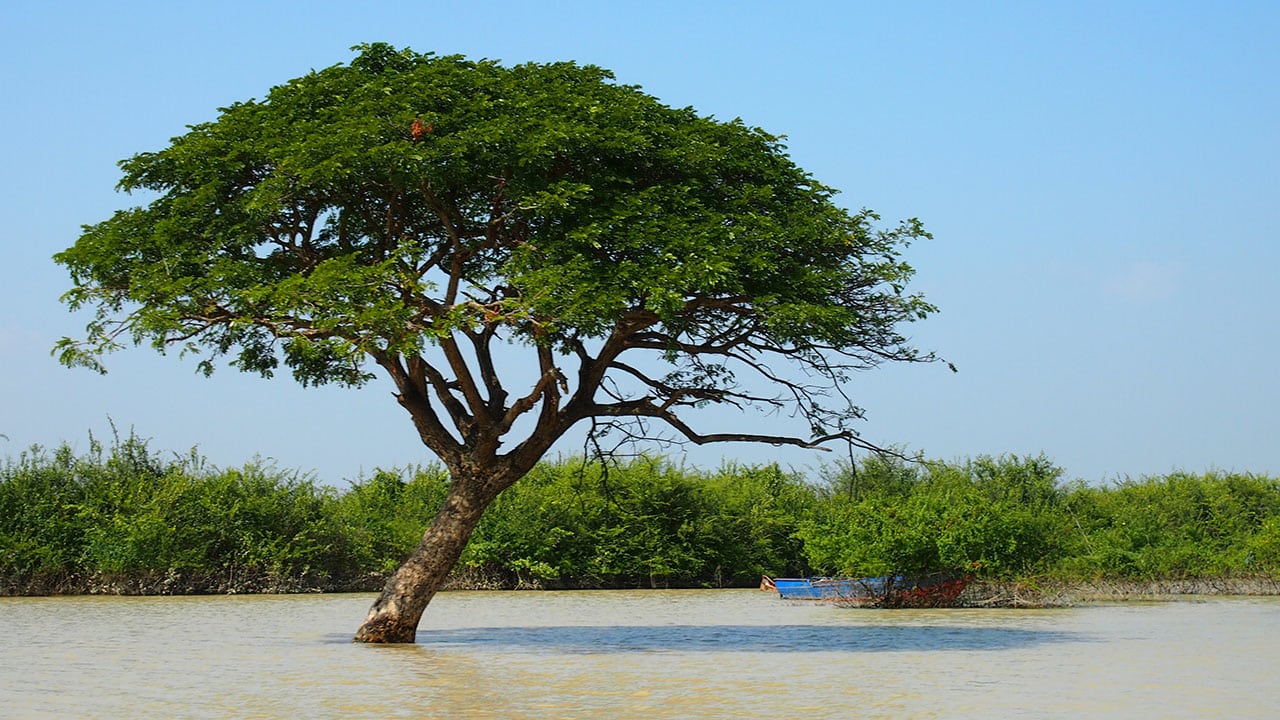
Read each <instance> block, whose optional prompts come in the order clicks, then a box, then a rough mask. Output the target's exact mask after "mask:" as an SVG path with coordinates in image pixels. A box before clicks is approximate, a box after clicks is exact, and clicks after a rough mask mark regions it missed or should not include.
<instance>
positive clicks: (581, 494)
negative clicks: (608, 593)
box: [463, 459, 812, 585]
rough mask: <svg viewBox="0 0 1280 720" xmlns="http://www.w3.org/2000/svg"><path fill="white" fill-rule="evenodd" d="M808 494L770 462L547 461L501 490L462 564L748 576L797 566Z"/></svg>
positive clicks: (692, 578) (540, 570)
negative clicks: (695, 466) (703, 465)
mask: <svg viewBox="0 0 1280 720" xmlns="http://www.w3.org/2000/svg"><path fill="white" fill-rule="evenodd" d="M811 502H812V495H811V493H810V492H809V491H808V488H807V487H806V486H805V485H804V483H803V481H802V480H801V479H800V478H798V477H796V476H793V475H787V474H785V473H783V472H782V471H781V470H779V469H778V468H777V467H776V466H763V467H752V468H740V467H733V468H725V469H722V470H721V471H719V472H717V473H712V474H707V473H701V472H697V471H690V470H687V469H684V468H679V467H676V466H672V465H670V464H668V463H666V462H663V461H657V460H652V459H638V460H634V461H632V462H629V463H625V464H621V465H618V466H615V467H609V468H608V470H607V472H606V471H605V468H604V467H602V466H600V465H598V464H588V465H583V464H582V462H581V461H580V460H576V461H575V460H571V461H561V462H558V463H543V464H541V465H539V466H538V467H537V468H536V469H535V470H534V471H533V472H532V473H530V474H529V476H527V477H526V478H525V479H524V480H523V481H521V482H520V483H518V484H517V485H515V486H513V487H512V488H510V489H508V490H507V491H506V492H505V493H503V495H502V496H500V497H499V498H498V500H497V501H496V502H495V503H494V505H493V506H492V507H491V508H490V511H489V513H487V514H486V516H485V519H484V520H483V521H482V522H481V525H480V527H479V528H477V530H476V534H475V536H473V538H472V541H471V544H470V545H469V546H468V548H467V553H466V554H465V555H464V557H463V562H464V563H467V564H470V565H472V566H475V567H490V568H498V569H501V570H505V571H508V572H513V573H516V574H517V575H520V576H524V577H528V578H530V579H537V580H540V581H548V580H550V581H555V582H559V583H561V584H564V583H568V584H584V583H585V584H599V585H616V584H636V585H653V584H669V583H676V584H682V585H688V584H712V585H725V584H742V583H749V582H753V581H755V580H758V579H759V576H760V575H761V574H762V573H764V572H766V571H768V572H776V571H777V570H776V569H777V568H784V569H800V568H801V566H802V561H801V560H800V556H799V550H800V546H799V542H798V541H797V540H796V538H795V537H794V533H795V530H796V529H797V527H798V523H799V518H800V517H801V515H800V513H802V512H804V510H805V509H806V508H807V507H808V506H809V505H810V504H811ZM553 584H554V583H553Z"/></svg>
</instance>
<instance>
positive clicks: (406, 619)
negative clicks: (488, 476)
mask: <svg viewBox="0 0 1280 720" xmlns="http://www.w3.org/2000/svg"><path fill="white" fill-rule="evenodd" d="M485 487H486V484H485V483H483V482H481V481H479V480H477V479H474V478H472V479H463V478H458V477H456V476H455V477H454V478H453V481H452V485H451V486H450V488H449V493H448V494H447V495H446V496H445V499H444V503H443V504H442V505H441V506H440V511H439V512H438V513H436V517H435V519H434V520H432V521H431V526H430V527H428V528H427V531H426V532H425V533H424V534H423V536H422V542H420V543H418V547H417V549H416V550H414V551H413V554H412V555H410V556H409V558H408V559H407V560H405V561H404V563H403V564H401V565H400V567H399V568H397V569H396V571H395V573H394V574H393V575H392V576H391V577H390V578H389V579H388V580H387V584H386V585H384V586H383V588H382V594H381V595H379V596H378V599H377V600H376V601H374V603H373V607H372V608H370V609H369V615H368V617H366V618H365V621H364V624H363V625H361V626H360V629H359V630H358V631H357V632H356V636H355V638H354V641H355V642H368V643H411V642H413V641H414V640H415V638H416V636H417V634H418V621H419V620H421V619H422V613H423V611H424V610H426V609H427V603H430V602H431V598H433V597H434V596H435V594H436V591H438V590H439V589H440V587H441V586H442V585H444V581H445V579H446V578H447V577H448V576H449V572H450V571H451V570H453V566H454V565H455V564H456V563H457V562H458V558H459V557H461V556H462V551H463V550H464V549H465V548H466V547H467V541H468V540H469V539H470V538H471V533H472V531H473V530H475V527H476V524H477V523H478V522H480V516H481V515H483V514H484V510H485V508H486V507H488V505H489V503H490V502H492V501H493V498H494V497H496V495H497V493H494V492H491V491H487V490H486V489H485Z"/></svg>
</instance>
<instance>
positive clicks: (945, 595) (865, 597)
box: [760, 573, 968, 608]
mask: <svg viewBox="0 0 1280 720" xmlns="http://www.w3.org/2000/svg"><path fill="white" fill-rule="evenodd" d="M967 585H968V578H967V577H963V576H955V575H949V574H947V573H930V574H927V575H919V576H914V577H906V576H902V575H884V576H880V577H865V578H847V577H805V578H773V577H769V576H768V575H765V576H764V577H762V578H761V580H760V589H761V590H765V591H772V592H777V593H778V596H779V597H781V598H782V599H784V600H817V601H823V602H830V603H833V604H836V605H845V606H851V607H913V608H933V607H952V606H954V605H955V604H956V602H957V600H958V598H959V597H960V593H962V592H964V589H965V587H966V586H967Z"/></svg>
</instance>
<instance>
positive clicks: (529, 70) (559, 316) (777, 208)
mask: <svg viewBox="0 0 1280 720" xmlns="http://www.w3.org/2000/svg"><path fill="white" fill-rule="evenodd" d="M356 50H358V55H357V56H356V57H355V58H354V59H353V60H352V61H351V62H350V63H349V64H346V65H335V66H332V67H328V68H325V69H323V70H319V71H314V72H311V73H310V74H308V75H306V76H304V77H299V78H295V79H293V80H290V81H288V82H286V83H284V84H281V85H278V86H276V87H273V88H271V89H270V90H269V92H267V93H266V96H265V98H264V99H262V100H248V101H245V102H237V103H233V104H231V105H229V106H227V107H225V108H222V109H221V110H220V113H219V115H218V117H217V118H216V119H215V120H213V121H211V122H205V123H201V124H198V125H195V126H192V127H191V128H190V129H189V131H188V132H186V133H185V134H183V135H181V136H179V137H176V138H173V139H172V140H171V142H170V144H169V145H168V146H167V147H164V148H162V149H160V150H157V151H153V152H143V153H139V154H137V155H134V156H133V157H131V158H129V159H127V160H125V161H123V162H122V163H121V168H122V170H123V178H122V179H121V181H120V187H121V188H122V189H123V190H126V191H146V192H147V193H148V195H149V196H150V197H153V198H154V199H152V200H151V202H150V203H149V204H147V205H146V206H144V207H137V208H131V209H126V210H122V211H119V212H117V213H115V214H114V215H113V216H112V217H111V218H109V219H107V220H104V221H102V222H99V223H97V224H94V225H90V226H87V227H85V228H84V232H83V234H82V235H81V237H80V238H79V240H78V241H77V242H76V243H75V244H74V245H73V246H72V247H70V248H68V249H66V250H65V251H63V252H61V253H59V254H58V255H57V256H56V258H55V259H56V260H57V262H59V263H60V264H62V265H64V266H65V267H66V268H67V269H68V271H69V272H70V275H71V278H72V282H73V287H72V288H71V290H70V291H69V292H68V293H67V294H66V295H65V297H64V300H65V301H66V302H67V303H68V305H69V306H70V307H71V308H73V309H78V308H90V309H94V310H96V315H95V316H94V319H93V320H92V321H91V322H90V323H89V325H88V327H87V333H86V336H85V338H83V339H82V340H74V339H70V338H67V339H64V340H63V341H61V342H60V343H59V345H58V348H57V350H58V352H59V356H60V358H61V360H62V361H63V362H64V363H66V364H68V365H86V366H89V367H93V368H96V369H98V370H101V369H102V365H101V356H102V355H103V354H104V353H106V352H109V351H112V350H115V349H118V348H120V347H121V346H123V345H127V344H130V343H132V344H150V345H151V346H153V347H154V348H155V349H157V350H160V351H165V350H166V349H168V348H177V349H179V350H180V351H181V352H182V353H184V354H185V353H192V354H195V355H197V356H200V357H201V358H202V360H201V363H200V368H201V369H202V370H204V371H205V372H206V373H207V372H211V371H212V369H213V368H214V366H215V361H216V360H218V359H219V358H222V357H224V356H225V357H228V358H229V359H230V360H231V362H232V364H233V365H235V366H238V367H239V368H240V369H242V370H245V371H251V372H257V373H261V374H263V375H271V374H272V373H274V372H276V371H277V370H278V369H279V367H280V366H281V365H282V364H283V365H284V366H285V367H287V368H289V369H290V370H291V371H292V373H293V375H294V376H295V378H296V379H297V380H298V381H300V382H302V383H303V384H307V385H310V384H319V383H328V382H335V383H340V384H345V385H359V384H361V383H363V382H365V381H366V380H368V379H369V378H370V377H371V375H370V373H369V372H368V369H367V367H366V363H367V361H368V360H370V359H372V360H373V361H374V362H375V363H376V364H377V365H378V366H379V367H381V368H382V369H384V370H385V371H386V372H388V373H389V374H391V375H392V377H393V379H395V380H396V382H397V385H398V388H399V390H400V392H401V393H404V394H415V393H414V391H417V392H416V394H419V395H422V397H421V398H417V402H413V403H409V404H408V405H407V406H406V407H409V408H410V412H411V413H414V415H415V419H416V420H417V421H418V427H419V428H420V431H421V432H424V435H423V437H424V440H426V441H427V443H428V445H429V446H431V449H432V450H433V451H435V452H436V453H437V455H438V456H439V457H440V458H441V460H442V461H443V462H444V463H445V464H446V465H447V466H448V467H449V468H450V469H451V470H452V471H453V472H455V473H458V472H459V471H460V468H463V467H468V465H467V463H463V462H462V461H461V460H460V459H459V458H460V457H461V456H462V455H465V454H466V453H469V452H481V451H480V450H479V449H478V448H492V447H496V446H497V443H495V442H493V439H494V438H496V437H500V436H502V435H504V434H506V433H507V432H508V431H510V429H511V423H512V418H513V417H515V416H518V415H519V414H521V413H524V412H528V411H529V410H530V409H531V408H532V407H533V405H534V401H538V400H543V401H545V402H547V403H550V404H555V403H558V401H559V399H560V397H559V394H558V392H557V389H558V385H560V384H564V385H566V386H567V385H568V383H571V382H579V381H580V382H583V383H585V384H586V387H583V388H581V389H580V390H581V392H580V393H577V394H576V395H577V399H578V401H577V402H576V403H574V404H572V405H571V406H566V407H561V406H560V405H558V404H556V405H555V407H556V409H557V411H558V412H557V413H551V412H546V413H542V414H540V415H539V418H540V421H539V423H538V425H539V430H540V433H541V435H540V436H539V437H538V442H536V443H531V444H529V445H525V446H520V447H523V448H527V449H528V454H530V455H531V457H522V458H520V460H519V463H518V466H519V472H520V473H523V472H524V471H525V470H526V469H527V468H528V467H531V466H532V465H533V464H534V462H535V461H536V460H537V459H538V458H539V457H540V456H541V454H542V452H545V449H546V448H547V447H549V446H550V443H551V441H552V440H554V436H555V435H557V434H559V433H562V432H564V430H565V429H566V428H568V427H570V426H572V425H573V424H574V423H576V422H578V421H581V420H583V419H586V418H589V417H606V418H614V419H616V418H620V417H631V418H634V417H648V418H656V419H657V420H658V421H661V422H668V423H670V424H671V425H672V427H673V429H675V430H677V431H678V432H684V431H685V428H686V426H684V425H683V424H682V423H681V422H679V421H678V420H676V419H674V412H675V411H676V410H678V409H681V408H683V407H689V406H695V405H698V404H705V403H709V402H732V403H734V404H738V405H751V404H763V405H767V406H769V407H774V406H776V405H777V404H779V403H780V402H781V401H778V400H776V399H775V395H774V394H773V393H771V392H770V393H763V394H762V393H758V392H752V391H748V390H747V389H745V388H744V386H743V385H742V375H743V374H745V373H744V372H743V371H746V372H749V373H750V374H751V375H752V376H754V377H755V378H756V379H757V380H758V381H760V382H762V383H764V384H765V385H773V384H775V382H776V379H777V377H778V376H777V375H775V374H774V371H773V370H772V369H771V367H772V366H771V365H769V364H767V363H766V362H765V358H769V357H772V358H774V359H782V360H785V361H787V362H788V363H794V364H796V365H798V366H800V367H802V368H804V369H805V370H807V371H808V372H809V373H810V376H809V377H811V378H815V381H814V383H813V384H812V385H810V384H805V385H797V384H793V385H791V386H790V387H789V390H788V392H786V393H783V394H782V396H784V397H791V396H792V395H797V396H798V397H796V401H795V403H794V405H795V406H796V407H797V408H798V409H799V411H800V412H801V413H802V414H803V415H804V416H805V417H806V419H807V420H809V421H810V425H811V429H812V435H813V438H812V439H823V438H825V439H832V436H834V437H848V438H854V437H855V436H854V435H853V434H851V433H849V432H848V428H847V427H846V423H847V422H848V421H851V420H853V419H856V418H857V417H860V412H859V411H858V409H857V408H855V407H852V406H851V405H850V406H847V407H846V406H840V405H839V404H837V405H836V406H831V407H828V406H827V405H826V403H825V401H824V400H823V398H825V397H828V396H832V397H842V396H841V395H840V394H837V393H828V392H826V391H829V390H830V389H831V387H832V386H834V385H835V384H837V383H839V382H840V381H841V380H842V379H843V378H844V377H845V375H846V373H847V372H849V371H853V370H859V369H864V368H869V367H873V366H875V365H878V364H879V363H880V362H883V361H886V360H902V361H922V360H931V359H933V358H932V356H931V355H926V354H922V353H919V352H917V351H916V350H914V349H913V348H911V347H910V346H909V344H908V343H907V341H906V338H905V337H903V336H902V335H901V334H900V331H899V329H898V326H899V324H900V323H906V322H912V321H915V320H919V319H921V318H924V317H926V316H927V315H929V314H931V313H932V312H933V311H934V308H933V306H931V305H930V304H928V303H927V302H925V301H924V299H923V298H921V297H920V296H918V295H914V294H910V293H908V292H907V291H906V289H905V288H906V282H907V281H908V280H909V279H910V277H911V276H912V273H913V271H912V268H911V267H910V266H909V265H908V264H907V263H906V262H905V261H903V260H902V258H901V255H900V253H901V252H902V249H903V248H905V247H906V246H907V245H908V244H909V242H911V241H912V240H914V239H917V238H921V237H927V236H928V234H927V233H926V232H925V230H924V229H923V227H922V226H921V225H920V223H919V222H918V221H916V220H914V219H912V220H907V221H905V222H902V223H901V224H899V225H898V226H896V227H891V228H887V229H885V228H881V227H879V226H878V225H877V223H878V220H879V218H878V217H877V216H876V215H875V214H874V213H872V212H870V211H866V210H864V211H860V212H854V213H851V212H849V211H847V210H845V209H843V208H841V207H839V206H837V205H836V204H835V203H834V202H833V201H832V197H833V195H834V192H835V191H834V190H833V189H831V188H828V187H826V186H824V185H822V184H821V183H819V182H818V181H816V180H815V179H814V178H812V177H811V176H810V175H809V174H808V173H806V172H805V171H804V170H802V169H801V168H799V167H797V166H796V165H795V164H794V163H793V162H792V161H791V160H790V158H788V157H787V155H786V152H785V147H784V146H783V144H782V141H781V138H780V137H778V136H775V135H771V134H769V133H767V132H765V131H763V130H760V129H758V128H751V127H747V126H746V125H744V124H743V123H742V122H740V121H737V120H735V121H730V122H722V121H718V120H715V119H713V118H708V117H701V116H699V115H698V114H697V113H695V112H694V111H693V110H692V109H689V108H683V109H678V108H671V107H668V106H666V105H663V104H662V103H661V102H659V101H658V100H657V99H655V98H653V97H652V96H649V95H647V94H645V93H643V92H642V91H641V90H640V89H639V88H637V87H635V86H630V85H621V84H618V83H616V82H614V80H613V76H612V74H611V73H609V72H608V71H607V70H604V69H601V68H598V67H594V66H590V65H578V64H575V63H571V62H561V63H549V64H536V63H529V64H523V65H517V66H514V67H503V66H501V65H499V64H497V63H495V62H490V61H471V60H467V59H465V58H462V57H460V56H436V55H434V54H431V53H427V54H419V53H415V52H412V51H410V50H407V49H405V50H399V49H396V48H393V47H391V46H388V45H385V44H370V45H363V46H360V47H358V48H356ZM495 338H498V339H500V340H501V341H507V342H509V343H511V344H512V346H519V347H521V348H523V349H525V350H529V349H532V350H533V352H534V354H535V358H536V362H537V363H538V367H539V368H540V373H539V380H538V381H536V382H535V385H534V387H532V388H530V389H529V391H526V392H520V393H519V394H515V395H510V397H512V398H517V397H527V398H528V400H527V401H525V402H524V403H523V404H520V403H516V404H512V405H511V406H510V407H507V406H506V401H507V400H508V397H509V393H508V391H507V390H506V389H505V388H503V387H502V386H501V384H500V383H499V382H498V380H497V378H496V377H495V376H494V372H495V370H494V369H495V368H497V366H496V365H495V364H494V363H493V358H492V351H491V343H493V342H494V341H495ZM606 338H613V339H612V340H611V341H610V343H609V346H608V347H607V348H606V349H600V350H599V352H600V356H599V357H592V356H591V352H592V351H595V350H596V349H597V344H598V342H599V341H601V340H604V339H606ZM455 342H458V343H459V346H460V347H458V346H455V345H454V344H453V343H455ZM548 346H551V347H555V348H557V349H559V350H561V351H563V354H562V356H560V357H562V358H563V359H562V360H554V361H553V359H552V356H550V355H546V354H539V350H540V349H545V348H547V347H548ZM589 348H590V349H591V350H590V351H589ZM744 348H749V350H745V351H744ZM508 349H509V350H512V348H511V347H509V348H508ZM437 350H440V351H442V352H443V353H444V354H445V355H446V356H447V358H445V359H442V358H441V357H440V356H439V355H435V352H436V351H437ZM464 350H465V351H466V352H469V353H471V352H473V353H474V355H475V357H474V362H475V365H476V366H477V367H480V368H483V369H482V371H481V372H482V373H483V374H484V375H485V376H484V377H482V378H477V377H473V376H472V373H471V372H470V371H469V370H467V366H466V365H465V364H463V363H462V362H461V360H460V359H459V357H460V353H462V352H463V351H464ZM623 350H629V351H634V352H631V353H630V354H631V355H634V354H637V353H645V352H648V353H650V354H651V355H652V354H654V353H657V354H661V357H662V358H663V359H664V360H666V361H667V362H668V363H670V364H671V365H673V366H674V367H672V368H670V369H671V370H672V372H671V374H669V375H666V376H662V377H659V376H654V377H649V376H645V375H643V373H642V371H640V370H638V369H637V368H638V367H639V366H638V365H632V366H626V365H621V364H617V363H614V362H613V360H614V357H615V356H616V355H617V354H619V353H621V352H622V351H623ZM513 351H514V350H513ZM572 361H579V362H581V364H582V366H583V371H582V372H576V373H575V372H564V371H562V369H561V368H560V367H558V366H554V365H553V362H554V363H561V362H572ZM730 366H736V368H737V372H735V371H734V370H732V369H731V368H730ZM499 369H500V368H499ZM450 375H456V376H457V377H449V376H450ZM606 376H607V379H609V380H611V381H612V380H619V379H620V380H621V382H618V383H616V385H611V386H613V387H622V386H624V385H626V384H628V383H629V384H631V385H632V386H635V385H637V380H638V381H639V382H638V389H637V390H635V391H634V392H629V393H628V395H629V397H628V398H626V399H622V398H618V402H616V403H613V404H610V405H608V406H598V405H597V402H596V400H595V398H596V397H597V393H596V390H597V389H598V388H599V387H601V384H602V383H604V382H605V380H606ZM551 380H559V381H560V382H559V383H557V382H551ZM428 385H430V386H431V390H432V391H431V392H425V391H422V388H425V387H427V386H428ZM477 389H482V390H483V392H484V394H485V396H484V397H482V396H481V393H480V392H479V391H478V390H477ZM564 392H565V394H566V395H567V394H568V391H567V389H566V390H565V391H564ZM659 396H660V397H659ZM440 412H447V413H448V415H449V418H448V419H450V420H453V422H454V425H455V426H456V428H457V430H458V431H459V432H460V433H461V434H463V435H468V436H471V435H476V436H478V435H481V434H483V435H485V439H484V441H483V442H481V441H480V440H474V441H473V442H470V443H468V442H462V443H455V442H453V440H456V439H457V437H456V435H454V434H451V431H446V430H445V429H444V428H443V426H441V425H437V424H436V420H437V415H436V413H440ZM513 413H514V415H513ZM614 421H615V422H616V420H614ZM690 432H691V431H690ZM790 440H791V441H792V442H793V443H796V444H801V443H803V442H806V441H807V440H808V438H800V439H795V438H793V439H790ZM509 446H511V447H514V446H518V444H517V443H511V444H509ZM481 454H482V455H483V453H481ZM472 460H474V461H476V462H473V463H471V465H474V466H477V467H484V468H486V469H493V468H496V467H499V466H500V465H501V462H500V461H499V460H497V459H495V458H492V457H487V456H486V457H477V458H472Z"/></svg>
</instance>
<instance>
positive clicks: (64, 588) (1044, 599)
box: [0, 568, 1280, 608]
mask: <svg viewBox="0 0 1280 720" xmlns="http://www.w3.org/2000/svg"><path fill="white" fill-rule="evenodd" d="M384 582H385V576H384V575H381V574H368V575H364V576H360V577H351V578H325V577H320V576H316V575H304V576H301V577H279V576H275V575H272V574H270V573H260V572H259V573H253V572H248V573H242V574H229V573H208V572H192V571H185V572H184V571H180V570H164V571H155V572H148V573H133V574H123V573H111V574H108V573H94V574H91V575H88V576H82V575H78V574H66V575H57V576H45V577H41V578H25V579H17V578H2V579H0V597H44V596H74V595H117V596H147V595H156V596H163V595H267V594H286V595H300V594H310V593H351V592H377V591H379V590H380V589H381V588H382V585H383V583H384ZM722 587H742V588H749V587H753V586H752V585H746V584H744V585H741V586H733V585H729V586H722ZM699 588H706V589H712V588H711V587H709V586H708V585H706V584H699V583H689V582H673V581H666V580H663V579H660V578H644V579H638V578H631V579H627V580H619V581H615V582H611V583H600V582H598V581H597V582H591V581H583V580H561V581H552V582H548V581H541V580H531V579H527V578H521V577H518V576H515V575H509V574H505V573H494V572H486V571H483V570H480V569H476V568H464V569H460V570H458V571H455V572H454V573H453V574H452V575H451V576H450V578H449V580H448V582H446V583H445V586H444V588H442V591H489V590H493V591H513V590H519V591H540V592H555V591H557V590H647V589H699ZM1224 596H1241V597H1248V596H1280V576H1270V575H1251V576H1228V577H1209V578H1176V579H1156V580H1132V579H1124V578H1115V579H1108V578H1099V579H1093V580H1062V579H1049V578H1026V579H1020V580H983V579H975V580H971V581H970V582H969V584H968V586H967V587H966V588H965V589H964V591H963V592H962V593H960V595H959V597H958V598H957V599H956V601H955V605H954V607H959V608H1055V607H1074V606H1078V605H1087V604H1091V603H1118V602H1144V601H1147V602H1159V601H1166V602H1167V601H1177V600H1190V599H1194V598H1197V597H1224Z"/></svg>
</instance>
